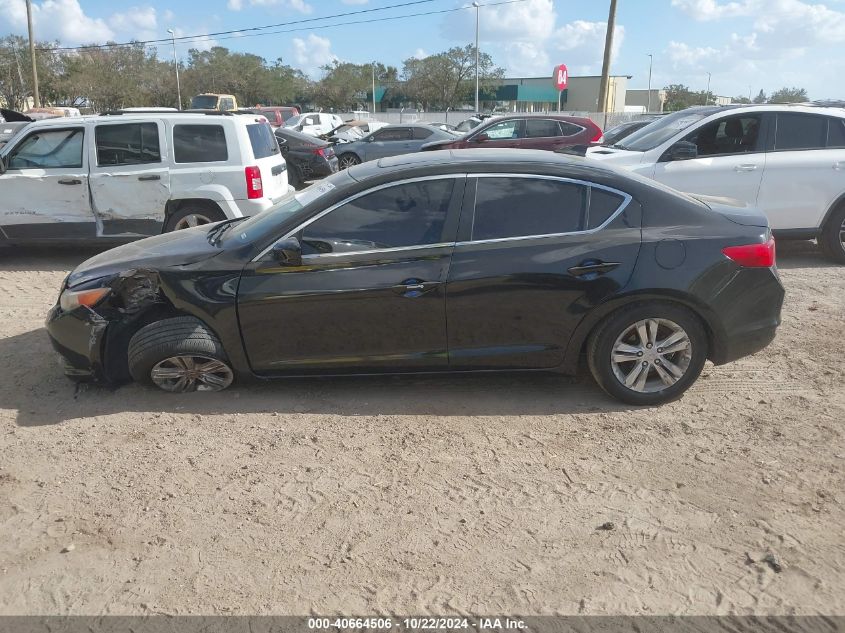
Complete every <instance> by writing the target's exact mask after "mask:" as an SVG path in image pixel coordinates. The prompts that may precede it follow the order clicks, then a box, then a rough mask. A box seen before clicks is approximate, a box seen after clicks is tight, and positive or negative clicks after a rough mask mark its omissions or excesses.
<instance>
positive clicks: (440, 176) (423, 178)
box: [251, 173, 468, 262]
mask: <svg viewBox="0 0 845 633" xmlns="http://www.w3.org/2000/svg"><path fill="white" fill-rule="evenodd" d="M467 176H468V174H466V173H458V174H435V175H432V176H419V177H417V178H403V179H402V180H394V181H393V182H387V183H384V184H383V185H379V186H377V187H373V188H371V189H366V190H364V191H359V192H358V193H356V194H354V195H352V196H349V197H348V198H344V199H343V200H341V201H340V202H338V203H336V204H333V205H332V206H330V207H328V208H327V209H323V210H322V211H320V212H319V213H318V214H317V215H315V216H313V217H311V218H308V219H307V220H306V221H305V222H303V223H302V224H300V225H299V226H297V227H296V228H295V229H292V230H291V231H289V232H288V233H286V234H285V235H283V236H282V237H280V238H279V239H277V240H275V241H273V243H272V244H270V246H268V247H267V248H265V249H264V250H263V251H261V252H260V253H259V254H258V255H256V256H255V257H253V258H252V260H251V262H257V261H258V260H260V259H261V258H262V257H264V256H265V255H266V254H267V253H269V252H270V251H271V250H273V247H274V246H275V245H276V244H278V243H279V242H281V241H282V240H286V239H288V238H289V237H293V236H294V235H296V234H297V233H299V232H300V231H301V230H303V229H304V228H306V227H307V226H308V225H309V224H312V223H314V222H316V221H317V220H319V219H320V218H322V217H323V216H324V215H328V214H329V213H331V212H332V211H334V210H335V209H337V208H339V207H342V206H343V205H345V204H348V203H350V202H353V201H354V200H357V199H358V198H361V197H363V196H366V195H368V194H371V193H375V192H376V191H381V190H382V189H387V188H389V187H396V186H398V185H404V184H408V183H411V182H423V181H426V180H444V179H446V178H454V179H459V178H466V177H467ZM454 244H455V243H454V242H438V243H436V244H415V245H413V246H393V247H390V248H376V249H369V250H366V251H349V252H347V253H313V254H310V255H303V256H302V257H303V259H304V258H306V257H308V258H311V259H313V258H315V257H326V256H329V257H340V256H341V255H357V254H373V253H392V252H397V251H403V250H419V249H423V248H436V247H442V246H454Z"/></svg>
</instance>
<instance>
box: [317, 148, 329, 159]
mask: <svg viewBox="0 0 845 633" xmlns="http://www.w3.org/2000/svg"><path fill="white" fill-rule="evenodd" d="M314 153H315V154H316V155H317V156H319V157H321V158H326V157H327V154H326V149H325V148H324V147H318V148H317V149H315V150H314Z"/></svg>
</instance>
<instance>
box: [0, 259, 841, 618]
mask: <svg viewBox="0 0 845 633" xmlns="http://www.w3.org/2000/svg"><path fill="white" fill-rule="evenodd" d="M90 254H91V253H89V252H86V253H79V252H73V251H60V252H58V253H52V252H50V251H46V250H45V251H36V252H35V253H31V254H29V255H21V254H9V253H5V254H3V255H0V291H1V292H2V297H3V298H2V300H0V376H2V379H0V534H2V538H0V614H140V613H180V614H184V613H204V614H213V613H227V614H245V613H259V614H269V613H275V614H291V613H292V614H306V613H322V614H326V613H343V614H347V615H349V614H360V615H366V614H376V613H442V614H445V613H481V614H489V613H517V612H518V613H520V614H523V615H528V614H546V613H566V614H575V613H589V614H598V613H623V614H658V613H661V614H662V613H685V614H692V613H695V614H727V613H738V614H746V613H756V614H785V613H806V614H810V613H826V614H845V531H843V527H842V526H843V525H845V508H843V504H845V477H843V463H845V461H843V460H845V441H843V423H845V362H843V358H844V357H845V356H843V343H842V341H843V340H845V268H841V267H836V266H835V265H833V264H831V263H829V262H827V261H826V260H824V259H823V258H822V257H821V256H820V255H818V254H817V253H816V251H815V250H814V248H813V247H812V245H810V244H781V245H780V246H779V255H780V265H781V273H782V276H783V281H784V284H785V286H786V288H787V300H786V306H785V311H784V324H783V327H782V328H781V330H780V333H779V336H778V338H777V340H776V342H775V343H774V344H773V345H772V346H771V347H770V348H769V349H767V350H765V351H764V352H762V353H760V354H758V355H756V356H754V357H752V358H748V359H745V360H743V361H740V362H738V363H735V364H732V365H728V366H724V367H719V368H714V367H712V366H710V365H708V366H707V368H706V369H705V374H704V376H703V377H702V379H701V380H700V381H699V383H698V385H697V386H696V387H695V388H694V389H692V390H691V391H690V392H689V393H688V395H687V396H686V397H685V398H684V399H683V400H681V401H680V402H677V403H674V404H671V405H668V406H664V407H661V408H657V409H636V408H631V407H628V406H625V405H621V404H618V403H615V402H613V401H611V400H609V399H608V398H607V397H606V396H605V395H604V394H603V393H602V392H600V391H599V389H598V388H597V387H596V386H595V384H594V383H593V381H592V379H590V378H589V377H588V376H587V375H586V374H584V375H582V377H581V378H579V379H578V380H574V381H573V380H569V379H564V378H560V377H556V376H551V375H550V376H542V375H516V376H514V375H507V376H506V375H499V376H456V377H434V378H379V379H373V378H350V379H343V380H307V381H296V382H285V383H274V384H267V385H256V386H249V387H239V388H237V389H234V390H232V391H229V392H226V393H221V394H211V395H202V394H192V395H191V396H172V395H169V394H163V393H159V392H156V391H153V390H150V389H145V388H141V387H137V386H134V385H133V386H128V387H124V388H121V389H119V390H117V391H107V390H105V389H102V388H84V389H80V390H78V391H77V390H76V389H75V387H74V385H73V384H72V383H70V382H69V381H67V380H66V379H65V378H64V377H63V376H62V374H61V371H60V368H59V366H58V365H57V362H56V360H55V357H54V355H53V353H52V350H51V348H50V346H49V343H48V341H47V336H46V333H45V331H44V328H43V319H44V315H45V313H46V311H47V309H48V308H49V306H50V305H51V304H52V303H53V301H54V300H55V297H56V292H57V290H58V286H59V283H60V281H61V279H62V277H63V275H64V274H65V273H66V271H68V270H69V269H70V268H72V267H73V266H74V265H75V264H77V263H79V262H80V261H81V260H82V259H84V258H85V257H87V256H89V255H90ZM605 522H612V523H613V524H614V529H611V530H601V529H597V528H598V526H601V525H602V524H604V523H605ZM63 550H66V551H64V552H63ZM67 550H70V551H67ZM767 555H770V557H769V559H768V561H766V560H765V558H766V556H767ZM776 569H777V570H779V571H776Z"/></svg>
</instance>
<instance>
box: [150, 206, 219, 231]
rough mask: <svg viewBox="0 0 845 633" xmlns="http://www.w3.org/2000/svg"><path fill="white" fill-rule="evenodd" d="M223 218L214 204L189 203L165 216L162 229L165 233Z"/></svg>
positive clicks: (210, 222)
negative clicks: (165, 219) (165, 220)
mask: <svg viewBox="0 0 845 633" xmlns="http://www.w3.org/2000/svg"><path fill="white" fill-rule="evenodd" d="M225 219H226V216H225V215H224V214H223V212H222V211H221V210H220V209H219V208H217V207H216V206H211V205H204V204H195V203H191V204H186V205H184V206H182V207H180V208H179V210H178V211H176V212H175V213H172V214H171V215H170V217H169V218H167V222H166V223H165V225H164V231H165V233H168V232H170V231H179V230H181V229H189V228H192V227H194V226H202V225H204V224H212V223H213V222H220V221H221V220H225Z"/></svg>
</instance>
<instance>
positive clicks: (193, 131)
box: [173, 125, 229, 163]
mask: <svg viewBox="0 0 845 633" xmlns="http://www.w3.org/2000/svg"><path fill="white" fill-rule="evenodd" d="M173 156H174V160H175V161H176V162H177V163H215V162H223V161H227V160H229V151H228V149H227V147H226V133H225V132H224V130H223V126H222V125H174V126H173Z"/></svg>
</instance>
